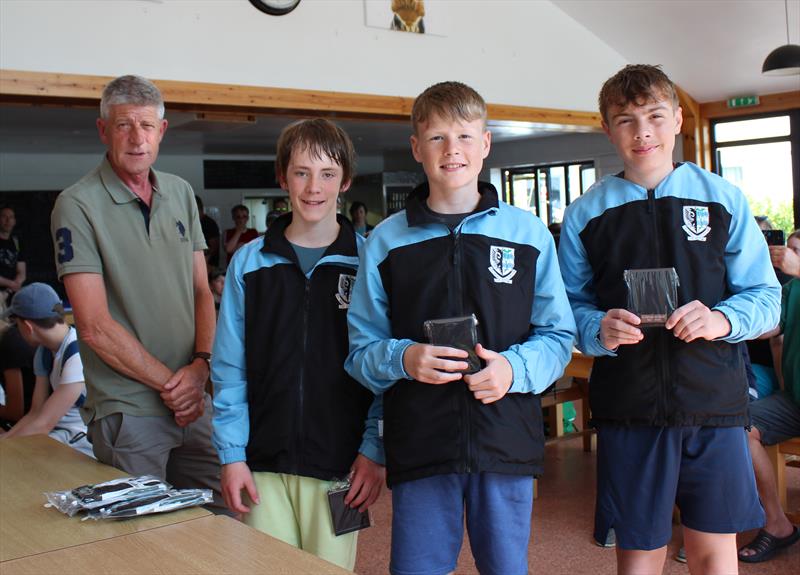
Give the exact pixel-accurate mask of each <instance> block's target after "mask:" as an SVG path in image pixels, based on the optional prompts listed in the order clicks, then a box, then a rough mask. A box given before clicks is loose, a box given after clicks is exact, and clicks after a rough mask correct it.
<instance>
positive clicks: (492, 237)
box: [345, 184, 575, 485]
mask: <svg viewBox="0 0 800 575" xmlns="http://www.w3.org/2000/svg"><path fill="white" fill-rule="evenodd" d="M479 191H480V194H481V199H480V202H479V205H478V208H477V211H476V212H475V213H473V214H471V215H469V216H467V217H466V218H464V220H463V221H462V222H461V223H460V224H459V225H458V226H457V227H456V228H455V230H453V231H452V232H451V231H450V229H449V228H448V227H447V226H446V225H445V224H443V223H440V222H439V221H438V220H436V219H435V218H434V217H433V216H432V214H431V213H430V212H429V211H427V210H426V209H425V202H426V199H427V197H428V194H429V191H428V187H427V184H425V185H422V186H420V187H418V188H417V189H416V190H414V192H413V193H412V194H411V195H410V197H409V200H408V202H407V204H406V210H404V211H402V212H399V213H398V214H396V215H393V216H392V217H390V218H388V219H387V220H385V221H383V222H381V224H380V225H378V226H377V227H376V228H375V229H374V230H373V231H372V233H371V234H370V236H369V238H368V239H367V242H366V246H365V249H364V250H363V252H362V262H361V267H360V268H359V271H358V279H357V281H356V287H355V290H354V293H353V303H352V305H351V307H350V311H349V313H348V322H349V325H350V355H349V356H348V358H347V362H346V364H345V366H346V369H347V370H348V371H349V372H350V373H351V374H352V375H353V376H354V377H355V378H356V379H358V380H359V381H360V382H361V383H363V384H364V385H365V386H367V387H368V388H369V389H370V390H372V391H373V392H374V393H381V392H383V393H384V395H383V398H384V446H385V449H386V469H387V479H388V482H389V485H393V484H396V483H399V482H402V481H407V480H412V479H419V478H423V477H428V476H432V475H438V474H443V473H468V472H476V473H477V472H483V471H490V472H497V473H509V474H516V475H535V474H539V473H541V471H542V455H543V450H544V440H543V435H542V419H541V406H540V401H539V396H538V395H537V394H538V393H540V392H541V391H542V390H544V389H545V388H546V387H548V386H549V385H550V384H551V383H552V382H553V381H555V380H556V379H557V378H558V377H559V376H560V375H561V374H562V372H563V370H564V366H565V365H566V364H567V362H568V361H569V359H570V354H571V349H572V343H573V338H574V333H575V323H574V320H573V319H572V314H571V312H570V309H569V303H568V301H567V297H566V294H565V292H564V286H563V284H562V280H561V275H560V273H559V271H558V262H557V260H556V253H555V247H554V244H553V239H552V237H551V235H550V233H549V232H548V231H547V229H546V228H545V226H544V225H543V224H542V222H541V221H539V220H538V218H536V217H535V216H533V215H532V214H531V213H529V212H525V211H523V210H520V209H518V208H515V207H512V206H509V205H507V204H505V203H502V202H499V201H498V199H497V192H496V191H495V189H494V187H493V186H491V185H490V184H480V186H479ZM472 313H474V314H475V315H476V316H477V318H478V322H479V323H478V328H477V329H478V341H479V343H481V344H482V345H483V346H484V347H485V348H487V349H490V350H493V351H497V352H501V353H502V354H503V355H504V356H505V357H506V358H507V359H508V361H509V363H510V364H511V366H512V368H513V372H514V375H513V377H514V379H513V383H512V386H511V388H510V390H509V393H508V394H507V395H506V396H505V397H504V398H502V399H501V400H499V401H497V402H494V403H491V404H488V405H484V404H482V403H481V402H480V401H478V400H476V399H475V398H474V397H473V395H472V393H471V392H470V391H469V389H468V387H467V385H466V384H465V383H464V382H463V381H455V382H451V383H448V384H443V385H428V384H424V383H420V382H417V381H413V380H412V379H411V378H410V377H409V375H408V374H407V373H406V372H405V370H404V368H403V353H404V352H405V350H406V348H407V347H408V346H410V345H411V344H413V343H414V342H421V343H424V342H426V339H425V336H424V335H423V323H424V322H425V321H426V320H429V319H441V318H447V317H456V316H464V315H469V314H472Z"/></svg>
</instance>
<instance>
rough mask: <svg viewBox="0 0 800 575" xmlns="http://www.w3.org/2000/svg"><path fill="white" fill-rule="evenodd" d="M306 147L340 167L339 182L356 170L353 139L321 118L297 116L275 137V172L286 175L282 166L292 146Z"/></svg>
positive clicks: (345, 179)
mask: <svg viewBox="0 0 800 575" xmlns="http://www.w3.org/2000/svg"><path fill="white" fill-rule="evenodd" d="M298 149H299V150H308V153H309V154H310V155H311V156H312V157H314V158H317V159H322V158H323V157H324V156H327V157H329V158H330V159H331V160H333V161H334V162H336V163H337V164H339V166H341V168H342V183H345V182H350V181H352V179H353V177H354V176H355V172H356V152H355V149H354V148H353V142H352V141H351V140H350V136H348V135H347V132H345V131H344V130H343V129H342V128H340V127H339V126H337V125H336V124H334V123H333V122H331V121H330V120H326V119H325V118H313V119H311V120H298V121H297V122H293V123H291V124H289V125H288V126H286V127H285V128H284V129H283V131H282V132H281V135H280V137H279V138H278V151H277V154H276V156H275V173H276V174H277V175H278V176H279V177H280V178H281V179H284V180H285V179H286V170H287V168H288V166H289V161H290V160H291V159H292V154H293V153H294V152H295V150H298Z"/></svg>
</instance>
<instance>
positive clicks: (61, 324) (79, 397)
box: [0, 283, 94, 457]
mask: <svg viewBox="0 0 800 575" xmlns="http://www.w3.org/2000/svg"><path fill="white" fill-rule="evenodd" d="M5 315H6V316H7V317H11V318H14V319H15V320H16V323H17V327H18V329H19V333H20V335H22V337H23V338H24V339H25V341H26V342H28V343H29V344H30V345H32V346H38V347H37V348H36V354H35V355H34V359H33V370H34V373H35V374H36V385H35V387H34V389H33V400H32V402H31V410H30V411H29V412H28V413H27V414H26V415H25V416H24V417H23V418H22V419H20V420H19V421H18V422H17V423H16V425H14V427H12V428H11V429H10V430H9V431H8V433H6V434H4V435H2V436H0V437H1V438H3V439H6V438H9V437H21V436H25V435H35V434H40V433H46V434H48V435H49V436H50V437H52V438H53V439H55V440H57V441H60V442H61V443H64V444H66V445H69V446H70V447H72V448H74V449H77V450H78V451H80V452H82V453H85V454H86V455H89V456H91V457H93V456H94V455H93V453H92V445H91V443H89V441H88V440H87V438H86V425H85V424H84V423H83V420H82V419H81V416H80V413H79V412H78V408H79V407H80V406H81V405H83V402H84V400H85V399H86V387H85V385H84V379H83V364H82V363H81V356H80V354H79V353H78V337H77V333H76V332H75V328H74V327H72V326H70V325H67V323H66V322H65V321H64V308H63V307H62V306H61V299H60V298H59V297H58V294H57V293H56V292H55V290H53V288H51V287H50V286H49V285H47V284H43V283H32V284H30V285H27V286H25V287H24V288H22V289H21V290H20V291H19V292H18V293H17V295H16V296H14V299H13V300H12V302H11V307H9V308H8V310H7V311H6V314H5Z"/></svg>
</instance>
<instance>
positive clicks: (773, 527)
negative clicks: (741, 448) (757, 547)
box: [741, 427, 794, 556]
mask: <svg viewBox="0 0 800 575" xmlns="http://www.w3.org/2000/svg"><path fill="white" fill-rule="evenodd" d="M747 442H748V444H749V445H750V457H751V458H752V459H753V471H754V472H755V475H756V487H757V488H758V496H759V497H760V498H761V505H762V506H763V507H764V514H765V515H766V516H767V522H766V524H765V525H764V530H765V531H766V532H767V533H769V534H770V535H774V536H775V537H777V538H778V539H781V538H783V537H787V536H789V535H790V534H791V533H792V530H793V529H794V528H793V527H792V524H791V523H790V522H789V520H788V519H787V518H786V514H785V513H784V512H783V508H782V507H781V501H780V498H779V497H778V484H777V481H776V480H775V471H774V470H773V469H772V463H771V462H770V460H769V456H768V455H767V450H766V449H764V446H763V445H762V444H761V433H760V432H759V431H758V429H757V428H755V427H753V428H751V429H750V431H749V432H748V434H747ZM754 553H755V552H754V551H753V550H752V549H742V551H741V555H743V556H748V555H753V554H754Z"/></svg>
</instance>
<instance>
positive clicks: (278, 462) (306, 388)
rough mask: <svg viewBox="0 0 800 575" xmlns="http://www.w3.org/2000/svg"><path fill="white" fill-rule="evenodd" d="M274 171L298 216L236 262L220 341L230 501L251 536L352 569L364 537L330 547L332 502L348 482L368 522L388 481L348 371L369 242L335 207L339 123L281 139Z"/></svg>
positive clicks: (343, 158) (220, 417)
mask: <svg viewBox="0 0 800 575" xmlns="http://www.w3.org/2000/svg"><path fill="white" fill-rule="evenodd" d="M275 164H276V165H275V167H276V172H277V174H278V179H279V182H280V184H281V187H282V188H283V189H285V190H287V191H288V192H289V199H290V201H291V204H292V211H291V212H290V213H288V214H286V215H284V216H281V217H280V218H278V219H277V220H275V222H273V224H272V225H271V226H270V227H269V229H268V230H267V233H266V235H265V236H264V238H258V239H256V240H253V241H251V242H250V243H248V244H247V245H245V246H243V247H242V248H241V249H239V250H238V251H237V252H236V255H235V256H234V258H233V261H232V262H231V263H230V266H229V267H228V272H227V276H226V281H225V289H224V290H223V294H222V305H221V307H220V315H219V322H218V324H217V334H216V339H215V341H214V353H213V360H212V366H211V367H212V370H211V377H212V380H213V382H214V390H215V395H214V443H215V446H216V448H217V450H218V452H219V456H220V461H221V463H222V465H223V467H222V481H221V482H222V493H223V496H224V497H225V502H226V503H227V505H228V507H229V508H230V509H231V510H232V511H234V512H236V513H244V514H245V515H244V521H245V523H248V524H249V525H251V526H253V527H256V528H257V529H260V530H262V531H264V532H266V533H269V534H270V535H272V536H274V537H277V538H279V539H282V540H284V541H286V542H287V543H290V544H292V545H294V546H296V547H300V548H301V549H305V550H306V551H309V552H311V553H314V554H316V555H319V556H320V557H322V558H324V559H327V560H328V561H331V562H332V563H336V564H338V565H341V566H343V567H345V568H347V569H350V570H352V569H353V566H354V564H355V559H356V543H357V532H352V533H347V534H344V535H340V536H338V537H337V536H335V535H334V532H333V526H332V522H331V514H330V511H329V510H328V498H327V492H328V490H329V489H330V488H331V485H332V481H333V480H335V479H343V478H345V477H347V476H348V474H350V473H351V472H352V486H351V488H350V490H349V492H348V494H347V496H346V497H345V503H347V504H349V505H350V506H351V507H358V508H359V509H361V510H364V509H366V508H367V507H368V506H369V505H371V504H372V503H374V502H375V500H376V499H377V497H378V495H379V494H380V490H381V486H382V484H383V481H384V470H383V465H382V464H383V448H382V445H381V441H380V439H379V437H378V421H379V419H380V417H381V401H380V397H376V396H374V395H373V394H372V393H370V392H369V391H367V390H366V389H364V388H363V387H361V386H360V385H358V383H356V382H355V381H354V380H353V379H352V378H351V377H350V376H349V375H348V374H347V373H345V371H344V360H345V357H346V355H347V349H348V343H347V317H346V314H347V308H348V306H349V304H350V293H351V290H352V286H353V281H354V280H355V274H356V270H357V269H358V252H359V248H360V246H361V244H362V243H363V241H364V240H363V238H361V237H360V236H358V235H357V234H356V233H355V232H354V230H353V227H352V225H351V224H350V222H349V221H348V220H347V218H344V217H342V216H338V215H337V213H336V200H337V198H338V196H339V194H340V193H341V192H344V191H345V190H347V188H348V187H349V186H350V182H351V181H352V177H353V169H354V166H355V152H354V151H353V146H352V143H351V142H350V138H349V137H348V136H347V134H346V133H345V132H344V131H343V130H342V129H341V128H339V127H338V126H336V125H335V124H333V123H331V122H329V121H328V120H323V119H316V120H304V121H300V122H296V123H294V124H292V125H290V126H288V127H287V128H286V129H285V130H284V131H283V132H282V133H281V136H280V138H279V140H278V151H277V157H276V162H275ZM242 490H245V491H246V492H247V495H248V496H249V498H250V501H251V502H252V504H251V505H250V506H248V505H247V504H245V502H243V500H242V493H241V492H242ZM253 504H254V505H253Z"/></svg>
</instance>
